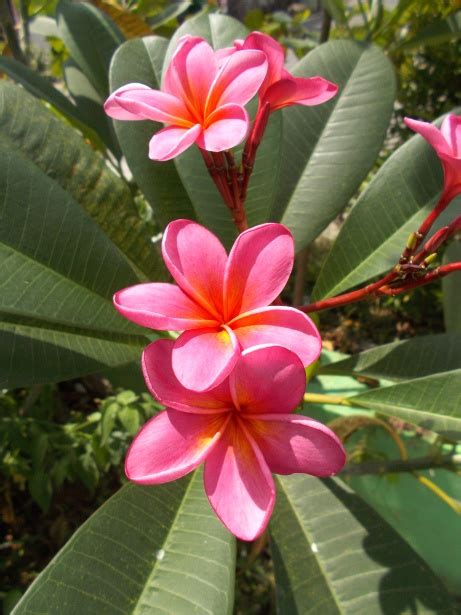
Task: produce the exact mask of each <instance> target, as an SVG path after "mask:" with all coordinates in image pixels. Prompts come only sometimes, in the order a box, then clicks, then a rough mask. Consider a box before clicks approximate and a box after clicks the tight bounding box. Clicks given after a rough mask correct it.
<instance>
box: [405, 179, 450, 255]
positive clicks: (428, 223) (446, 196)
mask: <svg viewBox="0 0 461 615" xmlns="http://www.w3.org/2000/svg"><path fill="white" fill-rule="evenodd" d="M453 198H454V195H452V194H450V193H449V192H446V191H444V192H443V193H442V196H441V197H440V199H439V201H438V203H437V205H436V206H435V207H434V209H432V210H431V211H430V212H429V213H428V215H427V216H426V218H425V219H424V220H423V222H422V223H421V225H420V227H419V229H418V230H417V231H416V233H415V240H414V242H413V244H412V245H407V247H406V248H405V250H404V251H403V252H402V256H401V257H400V262H401V263H404V262H406V261H408V260H409V259H410V258H411V256H412V255H413V254H414V253H415V251H416V250H417V248H418V247H419V246H420V245H421V243H422V242H423V240H424V239H425V237H426V235H427V234H428V232H429V231H430V230H431V228H432V225H433V224H434V222H435V221H436V220H437V218H438V217H439V216H440V214H441V213H442V211H444V209H445V208H446V207H447V205H448V204H449V203H450V201H451V200H452V199H453Z"/></svg>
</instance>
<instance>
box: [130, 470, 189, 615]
mask: <svg viewBox="0 0 461 615" xmlns="http://www.w3.org/2000/svg"><path fill="white" fill-rule="evenodd" d="M196 479H197V472H196V471H195V472H194V473H193V474H192V478H191V479H190V481H189V484H188V485H187V487H186V489H185V491H184V495H183V497H182V501H181V504H180V505H179V506H178V509H177V511H176V514H175V515H174V517H173V519H172V521H171V524H170V529H169V530H168V533H167V534H166V536H165V539H164V541H163V542H162V548H164V547H165V546H166V545H167V543H168V541H169V540H170V536H171V534H172V533H173V531H175V530H176V521H177V520H178V518H179V517H180V515H181V514H182V512H183V508H184V506H185V502H186V500H187V497H188V495H189V492H190V491H191V489H192V485H193V484H194V481H195V480H196ZM164 550H165V552H166V549H164ZM161 563H162V561H161V560H159V559H157V558H156V559H155V562H154V564H153V566H152V570H151V572H150V574H149V576H148V577H147V580H146V582H145V584H144V589H143V590H142V592H141V593H140V595H139V598H138V600H137V602H136V604H135V606H134V607H133V610H132V611H131V613H132V615H136V614H140V613H141V610H139V608H140V605H141V604H142V600H143V598H144V596H145V594H146V592H147V591H148V589H150V588H151V585H152V583H153V581H154V579H155V576H156V572H157V566H161Z"/></svg>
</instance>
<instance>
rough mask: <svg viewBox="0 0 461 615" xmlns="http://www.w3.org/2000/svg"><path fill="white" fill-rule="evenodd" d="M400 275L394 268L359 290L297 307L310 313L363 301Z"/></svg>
mask: <svg viewBox="0 0 461 615" xmlns="http://www.w3.org/2000/svg"><path fill="white" fill-rule="evenodd" d="M397 276H398V271H396V270H395V269H393V270H392V271H390V272H389V273H388V274H387V275H385V276H384V277H383V278H381V279H380V280H378V281H377V282H374V283H373V284H368V285H367V286H364V287H363V288H359V289H358V290H353V291H351V292H349V293H344V295H338V296H337V297H331V299H324V300H323V301H315V302H314V303H309V305H300V306H297V309H298V310H300V311H301V312H304V313H306V314H309V313H310V312H320V311H321V310H327V309H328V308H332V307H338V306H340V305H345V304H346V303H355V302H356V301H361V300H362V299H365V298H366V297H368V295H371V294H372V293H375V292H376V291H377V290H379V289H380V288H381V287H382V286H385V285H386V284H390V283H391V282H392V281H394V280H395V279H396V278H397Z"/></svg>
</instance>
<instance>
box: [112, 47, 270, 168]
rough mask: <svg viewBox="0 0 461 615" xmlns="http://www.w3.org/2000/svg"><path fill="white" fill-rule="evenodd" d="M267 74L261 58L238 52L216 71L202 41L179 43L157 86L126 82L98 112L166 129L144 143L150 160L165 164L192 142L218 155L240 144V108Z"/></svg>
mask: <svg viewBox="0 0 461 615" xmlns="http://www.w3.org/2000/svg"><path fill="white" fill-rule="evenodd" d="M266 72H267V61H266V57H265V55H264V53H262V52H261V51H256V50H248V51H241V52H238V53H235V54H232V56H229V58H227V60H226V61H225V62H224V63H221V64H220V66H218V59H217V58H216V56H215V52H214V51H213V49H212V48H211V47H210V45H209V44H208V43H207V42H206V41H205V40H203V39H202V38H199V37H196V36H184V37H182V38H181V39H180V42H179V45H178V48H177V49H176V51H175V53H174V55H173V57H172V59H171V62H170V64H169V66H168V68H167V70H166V73H165V77H164V81H163V87H162V89H161V90H153V89H151V88H149V87H148V86H147V85H143V84H140V83H129V84H128V85H124V86H122V87H121V88H119V89H118V90H116V91H115V92H114V93H113V94H111V95H110V96H109V98H108V99H107V101H106V103H105V105H104V109H105V111H106V113H107V114H108V115H109V116H110V117H112V118H114V119H117V120H153V121H155V122H163V123H164V124H168V126H167V127H166V128H164V129H163V130H160V131H158V132H157V133H156V134H155V135H154V136H153V137H152V139H151V141H150V144H149V157H150V158H151V159H152V160H170V159H171V158H174V157H175V156H177V155H178V154H181V153H182V152H184V151H185V150H186V149H187V148H188V147H190V146H191V145H192V144H193V143H196V144H197V145H198V146H199V147H200V148H202V149H205V150H208V151H211V152H221V151H223V150H227V149H229V148H231V147H234V146H235V145H238V144H239V143H241V142H242V141H243V139H244V138H245V136H246V134H247V132H248V126H249V119H248V114H247V112H246V110H245V109H244V106H243V105H245V104H246V103H247V102H248V101H249V100H250V99H251V98H253V96H254V95H255V94H256V92H257V91H258V89H259V87H260V85H261V83H262V81H263V79H264V77H265V75H266Z"/></svg>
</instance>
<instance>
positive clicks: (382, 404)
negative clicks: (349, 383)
mask: <svg viewBox="0 0 461 615" xmlns="http://www.w3.org/2000/svg"><path fill="white" fill-rule="evenodd" d="M348 401H350V403H351V404H352V405H354V406H360V407H362V408H368V409H370V410H375V411H377V412H382V413H383V414H388V415H390V416H396V417H398V418H400V419H403V420H404V421H408V422H410V423H414V424H415V425H418V426H419V427H423V428H425V429H430V430H431V431H436V432H440V433H444V434H445V435H447V436H448V437H451V438H454V439H460V438H461V368H459V369H452V370H450V371H447V372H441V373H439V374H434V375H430V376H424V377H422V378H416V379H413V380H408V381H406V382H402V383H399V384H394V385H392V386H388V387H383V388H379V389H371V390H370V391H367V392H366V393H361V394H359V395H357V396H354V397H350V398H348Z"/></svg>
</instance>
